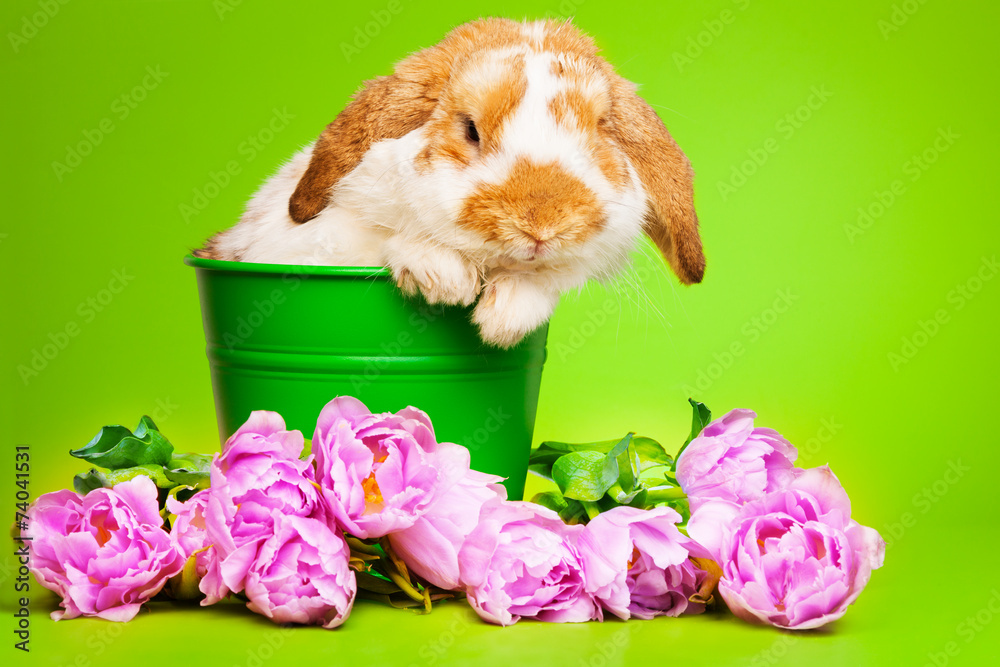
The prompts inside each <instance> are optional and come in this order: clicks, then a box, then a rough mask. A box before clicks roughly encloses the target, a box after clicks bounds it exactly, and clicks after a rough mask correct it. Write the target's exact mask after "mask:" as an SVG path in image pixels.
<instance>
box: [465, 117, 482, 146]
mask: <svg viewBox="0 0 1000 667" xmlns="http://www.w3.org/2000/svg"><path fill="white" fill-rule="evenodd" d="M465 138H466V139H468V140H469V141H471V142H472V143H474V144H478V143H479V130H477V129H476V123H475V121H473V120H472V119H471V118H470V119H469V120H467V121H466V122H465Z"/></svg>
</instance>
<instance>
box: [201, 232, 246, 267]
mask: <svg viewBox="0 0 1000 667" xmlns="http://www.w3.org/2000/svg"><path fill="white" fill-rule="evenodd" d="M221 233H222V232H219V234H221ZM219 234H214V235H213V236H211V237H210V238H209V239H208V240H207V241H205V247H204V248H198V249H197V250H192V251H191V254H192V255H194V256H195V257H201V258H203V259H222V254H221V253H220V252H219ZM236 261H239V258H236Z"/></svg>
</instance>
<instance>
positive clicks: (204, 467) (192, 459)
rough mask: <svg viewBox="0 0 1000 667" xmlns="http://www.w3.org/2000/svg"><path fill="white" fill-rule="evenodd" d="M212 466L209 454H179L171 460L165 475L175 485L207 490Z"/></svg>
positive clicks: (164, 471) (165, 469)
mask: <svg viewBox="0 0 1000 667" xmlns="http://www.w3.org/2000/svg"><path fill="white" fill-rule="evenodd" d="M211 465H212V457H211V456H208V455H207V454H194V453H188V454H178V455H177V456H175V457H174V458H172V459H170V464H169V465H168V466H167V467H166V468H164V470H163V473H164V474H165V475H166V476H167V479H169V480H170V481H172V482H174V483H175V484H183V485H185V486H190V487H193V488H195V489H207V488H208V486H209V483H210V474H209V470H210V468H211Z"/></svg>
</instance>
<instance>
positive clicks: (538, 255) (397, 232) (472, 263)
mask: <svg viewBox="0 0 1000 667" xmlns="http://www.w3.org/2000/svg"><path fill="white" fill-rule="evenodd" d="M692 179H693V172H692V169H691V166H690V163H689V162H688V159H687V157H686V156H685V155H684V153H683V152H681V150H680V149H679V148H678V146H677V144H676V143H675V142H674V140H673V138H672V137H671V136H670V134H669V132H668V131H667V129H666V127H664V125H663V123H662V121H661V120H660V118H659V117H658V116H657V114H656V112H654V111H653V109H652V108H651V107H650V106H649V105H648V104H647V103H646V102H644V101H643V100H642V99H641V98H640V97H639V96H638V95H637V94H636V92H635V85H634V84H632V83H630V82H628V81H626V80H625V79H623V78H622V77H620V76H618V75H617V74H616V73H615V71H614V69H613V68H612V66H611V65H610V64H609V63H608V62H607V61H605V60H604V59H603V58H601V57H600V56H599V55H598V54H597V48H596V46H595V44H594V42H593V40H592V39H591V38H590V37H588V36H587V35H585V34H584V33H582V32H581V31H580V30H578V29H577V28H576V27H575V26H573V25H572V24H571V23H570V22H569V21H556V20H544V21H534V22H517V21H513V20H508V19H499V18H489V19H480V20H477V21H473V22H470V23H466V24H463V25H461V26H459V27H457V28H455V29H454V30H452V31H451V32H450V33H449V34H448V35H447V36H446V37H445V38H444V40H442V41H441V42H440V43H438V44H437V45H436V46H433V47H430V48H427V49H425V50H422V51H419V52H417V53H415V54H413V55H411V56H409V57H408V58H406V59H405V60H403V61H402V62H400V63H399V64H397V66H396V67H395V70H394V72H393V74H391V75H389V76H382V77H379V78H376V79H374V80H371V81H368V82H367V83H366V85H365V86H364V87H363V88H362V89H361V90H360V91H359V92H358V93H356V94H355V96H354V98H353V100H352V101H351V103H350V104H349V105H348V106H347V107H346V108H345V109H344V110H343V111H342V112H341V113H340V115H338V116H337V117H336V119H335V120H334V121H333V122H332V123H330V124H329V125H328V126H327V127H326V129H325V130H324V131H323V133H322V134H321V135H320V136H319V138H318V139H317V140H316V141H315V142H314V143H313V144H311V145H309V146H307V147H305V148H304V149H303V150H301V151H300V152H299V153H297V154H296V155H294V156H293V157H292V158H291V160H290V161H289V162H288V163H287V164H285V165H284V166H282V167H281V168H280V170H279V171H278V172H277V173H276V174H275V175H274V176H273V177H271V178H270V179H269V180H268V181H266V182H265V183H264V184H263V186H262V187H261V188H260V190H259V191H258V192H257V193H256V194H255V195H254V196H253V198H252V199H251V200H250V202H249V204H248V205H247V208H246V212H245V214H244V215H243V217H242V218H241V220H240V221H239V223H238V224H236V225H235V226H234V227H232V228H230V229H229V230H226V231H224V232H221V233H219V234H217V235H215V236H214V237H213V238H211V239H210V240H209V241H208V243H207V245H206V247H205V248H204V249H203V250H201V251H199V252H198V253H197V254H199V255H201V256H204V257H211V258H216V259H225V260H235V261H243V262H267V263H285V264H317V265H346V266H386V267H388V268H389V269H390V270H391V272H392V276H393V279H394V280H395V282H396V284H397V285H398V286H399V288H400V289H401V290H402V291H403V292H404V293H405V294H407V295H415V294H416V293H417V292H419V293H420V294H422V295H423V297H424V299H425V300H426V301H428V302H430V303H441V304H453V305H461V306H471V305H472V304H475V306H474V308H473V310H472V320H473V321H474V323H475V324H476V325H477V327H478V330H479V332H480V335H481V337H482V339H483V340H484V341H485V342H486V343H489V344H492V345H495V346H498V347H504V348H506V347H510V346H513V345H515V344H516V343H517V342H518V341H520V340H521V339H522V338H523V337H524V336H525V335H527V334H528V333H530V332H532V331H533V330H535V329H536V328H538V327H539V326H541V325H542V324H544V323H545V322H546V321H547V320H548V318H549V317H550V316H551V314H552V312H553V310H554V308H555V306H556V303H557V302H558V300H559V295H560V293H561V292H563V291H566V290H569V289H572V288H578V287H580V286H582V285H583V284H584V283H585V282H586V281H587V280H588V279H589V278H596V279H606V278H609V277H611V276H613V275H615V274H616V273H617V272H618V271H619V269H621V268H622V267H624V266H626V265H627V264H628V261H629V260H628V255H629V252H630V251H631V250H632V249H633V247H634V246H635V243H636V241H637V239H638V237H639V236H640V235H641V234H642V233H645V234H647V235H648V236H649V237H650V238H651V239H652V241H653V243H654V244H655V245H656V246H657V247H658V248H659V250H660V251H661V253H662V254H663V256H664V258H665V260H666V262H667V263H668V264H669V266H670V267H671V268H672V270H673V272H674V273H675V274H676V275H677V276H678V278H679V280H680V281H681V282H682V283H684V284H692V283H698V282H700V281H701V280H702V277H703V275H704V270H705V257H704V253H703V251H702V244H701V238H700V236H699V232H698V218H697V215H696V213H695V210H694V201H693V198H694V194H693V184H692Z"/></svg>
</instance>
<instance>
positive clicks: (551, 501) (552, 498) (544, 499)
mask: <svg viewBox="0 0 1000 667" xmlns="http://www.w3.org/2000/svg"><path fill="white" fill-rule="evenodd" d="M531 502H533V503H535V504H536V505H541V506H542V507H547V508H549V509H550V510H552V511H553V512H556V513H561V512H562V511H563V510H565V509H567V508H568V507H569V503H568V502H567V500H566V499H565V498H563V497H562V495H561V494H558V493H556V492H555V491H546V492H545V493H536V494H535V497H534V498H532V499H531Z"/></svg>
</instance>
